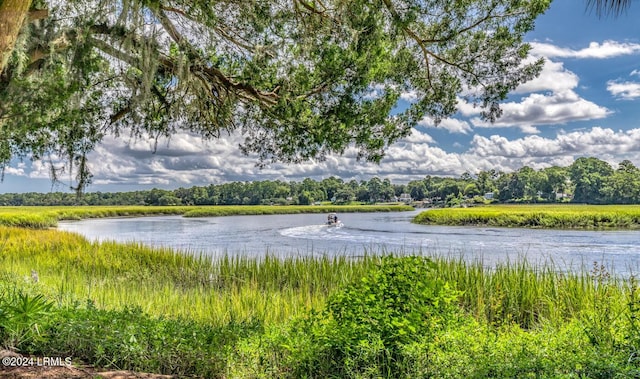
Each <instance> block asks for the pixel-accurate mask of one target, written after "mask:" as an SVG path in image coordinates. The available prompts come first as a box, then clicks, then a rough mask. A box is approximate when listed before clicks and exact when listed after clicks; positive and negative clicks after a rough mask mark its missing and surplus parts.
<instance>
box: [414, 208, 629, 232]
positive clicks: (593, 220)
mask: <svg viewBox="0 0 640 379" xmlns="http://www.w3.org/2000/svg"><path fill="white" fill-rule="evenodd" d="M413 221H414V222H415V223H418V224H432V225H459V226H464V225H472V226H493V227H526V228H555V229H640V206H637V205H623V206H622V205H568V204H567V205H565V204H562V205H560V204H556V205H493V206H483V207H474V208H446V209H433V210H429V211H425V212H422V213H420V214H419V215H417V216H416V217H415V218H414V220H413Z"/></svg>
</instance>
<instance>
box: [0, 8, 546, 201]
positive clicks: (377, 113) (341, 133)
mask: <svg viewBox="0 0 640 379" xmlns="http://www.w3.org/2000/svg"><path fill="white" fill-rule="evenodd" d="M120 3H121V2H119V1H104V0H82V1H79V0H65V1H61V2H56V3H55V6H54V5H52V4H49V2H46V1H36V0H26V1H10V2H9V1H3V2H2V3H0V24H1V25H5V27H4V28H3V29H2V31H1V32H0V104H2V107H0V130H1V131H2V134H1V136H2V138H0V168H2V167H4V166H7V165H9V164H11V163H12V162H14V159H15V158H18V157H20V158H22V157H26V156H28V157H33V158H34V159H40V158H44V157H48V156H52V155H55V156H57V157H59V159H61V160H63V161H65V162H67V163H68V164H69V166H73V169H74V170H71V168H70V167H67V168H68V171H67V172H74V173H77V186H76V187H77V190H78V191H81V190H82V189H83V188H84V187H85V186H86V185H87V184H89V183H90V180H91V174H90V172H89V164H88V157H89V153H90V152H91V151H92V150H94V149H95V147H96V146H97V145H98V144H99V143H100V142H101V141H102V140H103V138H107V137H108V136H115V137H118V136H120V135H130V136H134V137H136V138H137V139H138V140H143V141H144V140H147V139H148V140H149V141H155V143H156V145H158V141H159V140H164V139H165V138H166V139H170V137H171V136H173V135H176V134H178V133H182V132H188V133H191V134H193V135H199V136H202V137H203V138H205V139H210V140H215V139H218V138H225V136H228V135H229V134H232V133H235V132H239V131H240V130H242V136H243V137H244V141H243V143H242V144H241V147H240V149H241V150H242V152H244V153H246V154H252V155H253V156H255V157H257V160H258V162H257V163H269V162H285V163H298V162H305V161H306V162H308V161H312V160H314V159H317V158H319V159H322V158H324V157H326V156H327V155H329V154H344V153H345V151H350V150H348V149H349V148H352V149H355V150H356V151H357V154H358V157H359V158H362V159H365V160H368V161H374V162H379V161H380V159H381V158H382V157H383V156H384V153H385V150H386V148H387V147H388V146H389V145H391V144H392V143H394V142H395V141H398V140H399V139H401V138H402V137H405V136H407V135H409V134H410V133H411V128H412V127H414V126H415V125H417V124H418V122H419V121H420V120H422V119H423V118H424V117H425V116H428V117H430V118H431V119H433V120H434V121H435V122H436V123H439V122H440V120H442V119H443V118H446V117H450V116H452V115H454V114H455V113H456V111H457V108H458V99H459V96H457V95H459V94H460V93H461V92H462V91H463V89H464V88H477V89H478V90H477V91H473V93H467V92H465V99H466V101H468V102H469V103H471V104H475V105H476V106H478V107H480V108H481V109H482V112H481V113H480V115H479V117H481V118H483V119H486V120H488V121H494V120H495V119H496V118H498V117H499V116H500V115H501V113H502V112H501V111H500V103H501V101H502V100H504V99H506V98H507V95H508V93H509V91H510V90H512V89H514V88H516V87H517V86H518V85H519V84H521V83H524V82H526V81H529V80H531V79H533V78H534V77H536V76H537V75H538V74H539V73H540V71H541V70H542V65H543V60H542V59H533V60H531V59H528V52H529V49H530V47H529V45H528V44H527V43H525V42H524V41H523V37H524V35H526V33H527V32H528V31H530V30H532V29H533V27H534V21H535V19H536V17H537V16H538V15H540V14H542V13H544V11H545V10H546V9H547V8H548V7H549V4H550V1H549V0H526V1H519V0H517V1H516V0H499V1H496V2H492V3H487V2H486V1H484V0H467V1H464V2H455V3H451V2H450V1H448V0H438V1H431V2H429V3H428V4H424V3H420V2H418V3H415V4H414V3H413V2H407V1H405V0H385V1H383V2H381V3H376V4H375V5H373V6H372V4H371V3H370V2H368V1H363V0H352V1H348V2H345V1H341V0H340V1H339V0H323V1H322V2H309V1H306V0H296V1H290V2H269V1H257V2H255V1H240V2H221V3H215V4H210V3H209V2H201V1H187V2H175V1H168V0H154V1H148V0H127V1H126V2H124V3H122V5H120ZM17 4H19V5H20V7H18V6H17ZM47 8H48V9H47ZM30 10H32V11H33V12H32V13H29V11H30ZM35 14H39V15H38V18H32V16H34V15H35ZM27 15H29V16H28V17H27ZM150 19H153V20H155V21H156V22H154V23H153V28H152V29H153V30H152V32H150V33H146V32H141V31H142V30H145V28H148V26H149V20H150ZM26 20H28V21H26ZM300 20H305V22H300ZM35 21H37V22H35ZM496 30H499V31H500V32H499V33H496ZM159 36H162V37H159ZM193 36H198V38H197V39H194V38H192V37H193ZM165 37H166V38H165ZM61 41H64V42H61ZM5 65H6V67H5ZM406 92H412V93H415V94H416V99H415V100H414V101H412V102H411V103H410V104H409V106H407V107H405V108H402V109H399V108H397V107H396V105H397V103H398V100H399V99H400V96H401V95H402V93H406ZM392 110H393V111H394V112H391V111H392ZM391 113H393V114H391ZM149 150H151V148H150V149H149ZM43 161H45V162H48V161H47V160H46V159H44V160H43ZM53 166H54V165H53V163H51V169H52V171H53V172H54V174H60V172H59V170H60V167H59V165H57V166H56V167H53ZM56 170H58V172H56Z"/></svg>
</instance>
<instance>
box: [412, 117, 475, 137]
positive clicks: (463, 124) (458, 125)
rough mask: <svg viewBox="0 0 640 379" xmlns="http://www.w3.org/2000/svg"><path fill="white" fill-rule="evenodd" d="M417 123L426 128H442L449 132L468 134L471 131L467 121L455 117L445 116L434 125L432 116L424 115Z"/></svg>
mask: <svg viewBox="0 0 640 379" xmlns="http://www.w3.org/2000/svg"><path fill="white" fill-rule="evenodd" d="M418 125H420V126H424V127H427V128H440V129H444V130H447V131H448V132H449V133H461V134H468V133H469V132H471V125H469V123H468V122H467V121H463V120H459V119H457V118H446V119H444V120H442V121H441V122H440V124H439V125H437V126H436V124H435V123H434V122H433V119H432V118H430V117H425V118H423V119H422V120H420V122H418Z"/></svg>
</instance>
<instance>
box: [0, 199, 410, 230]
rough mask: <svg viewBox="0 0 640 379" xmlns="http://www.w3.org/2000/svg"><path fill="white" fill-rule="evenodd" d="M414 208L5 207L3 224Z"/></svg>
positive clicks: (1, 214) (26, 225)
mask: <svg viewBox="0 0 640 379" xmlns="http://www.w3.org/2000/svg"><path fill="white" fill-rule="evenodd" d="M410 210H413V208H412V207H410V206H407V205H401V204H387V205H314V206H201V207H197V206H166V207H145V206H111V207H87V206H84V207H2V208H0V225H4V226H16V227H22V228H33V229H44V228H51V227H55V226H56V225H57V224H58V220H80V219H83V218H103V217H135V216H153V215H156V216H157V215H183V216H184V217H214V216H233V215H262V214H296V213H327V212H400V211H410Z"/></svg>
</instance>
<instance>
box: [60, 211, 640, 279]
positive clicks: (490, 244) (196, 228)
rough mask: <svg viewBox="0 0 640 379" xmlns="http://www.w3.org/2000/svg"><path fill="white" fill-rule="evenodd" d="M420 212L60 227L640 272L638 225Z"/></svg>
mask: <svg viewBox="0 0 640 379" xmlns="http://www.w3.org/2000/svg"><path fill="white" fill-rule="evenodd" d="M418 212H420V211H415V212H391V213H345V214H340V215H339V216H340V219H341V220H342V222H343V224H344V225H343V226H342V227H340V228H335V227H328V226H326V225H324V221H325V220H326V215H322V214H298V215H267V216H227V217H210V218H185V217H181V216H159V217H141V218H106V219H86V220H81V221H61V222H59V225H58V228H59V229H61V230H66V231H71V232H76V233H79V234H81V235H84V236H85V237H87V238H89V239H91V240H99V241H104V240H115V241H119V242H131V241H136V242H140V243H143V244H148V245H152V246H166V247H171V248H174V249H178V250H181V251H184V252H186V253H193V254H206V255H212V256H217V255H221V254H240V255H248V256H263V255H265V254H272V255H278V256H294V255H337V254H342V255H350V256H358V255H362V254H365V253H376V254H380V253H395V254H414V253H417V254H428V255H440V256H453V257H455V258H458V257H462V258H463V259H465V260H468V261H472V260H480V261H482V263H483V264H484V265H486V266H488V267H492V266H494V265H495V264H497V263H500V262H502V263H503V262H507V261H510V262H516V261H519V260H522V259H526V260H528V261H529V262H530V263H532V264H534V265H543V264H548V263H550V262H551V263H553V264H554V267H555V268H556V269H559V270H563V271H564V270H577V269H587V270H589V269H590V268H591V266H592V265H593V262H598V263H603V264H604V265H605V266H606V267H607V269H608V270H609V271H610V272H612V273H614V274H615V275H620V276H629V275H631V274H634V273H638V272H640V232H639V231H576V230H543V229H519V228H487V227H454V226H426V225H416V224H412V223H411V219H412V218H413V217H414V216H415V215H416V214H417V213H418Z"/></svg>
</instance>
